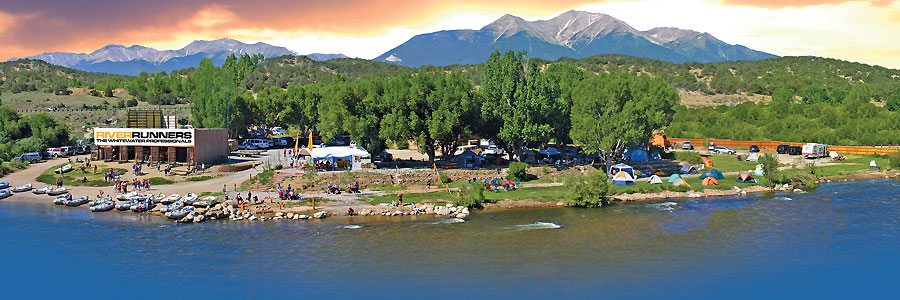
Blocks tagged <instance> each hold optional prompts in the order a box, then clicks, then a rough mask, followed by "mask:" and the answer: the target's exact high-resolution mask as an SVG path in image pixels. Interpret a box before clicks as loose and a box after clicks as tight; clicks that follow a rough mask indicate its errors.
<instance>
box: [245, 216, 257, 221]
mask: <svg viewBox="0 0 900 300" xmlns="http://www.w3.org/2000/svg"><path fill="white" fill-rule="evenodd" d="M247 220H250V221H255V220H256V216H250V218H247Z"/></svg>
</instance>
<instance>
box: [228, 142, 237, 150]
mask: <svg viewBox="0 0 900 300" xmlns="http://www.w3.org/2000/svg"><path fill="white" fill-rule="evenodd" d="M228 150H231V151H237V150H238V141H237V140H235V139H228Z"/></svg>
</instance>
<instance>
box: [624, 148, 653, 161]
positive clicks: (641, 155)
mask: <svg viewBox="0 0 900 300" xmlns="http://www.w3.org/2000/svg"><path fill="white" fill-rule="evenodd" d="M628 154H629V155H628V159H629V160H631V161H650V156H649V155H647V151H644V149H634V150H631V151H630V152H629V153H628Z"/></svg>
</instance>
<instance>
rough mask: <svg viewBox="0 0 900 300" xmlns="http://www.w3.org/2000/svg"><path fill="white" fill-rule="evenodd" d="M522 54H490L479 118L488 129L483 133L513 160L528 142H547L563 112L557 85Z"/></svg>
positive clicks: (483, 75) (563, 105)
mask: <svg viewBox="0 0 900 300" xmlns="http://www.w3.org/2000/svg"><path fill="white" fill-rule="evenodd" d="M524 55H525V54H524V53H523V52H520V53H513V52H512V51H510V52H507V53H506V54H505V55H503V56H502V57H501V56H500V54H499V52H494V53H491V56H490V57H489V58H488V61H487V62H486V63H485V65H484V71H483V73H482V86H481V89H480V90H479V91H480V92H481V95H482V100H483V103H482V109H481V113H482V117H483V118H484V119H485V124H486V125H488V126H489V128H488V129H487V130H484V131H482V133H483V134H486V135H487V137H490V138H494V139H496V140H498V141H499V142H500V143H499V144H501V146H503V147H504V148H506V149H507V152H508V153H512V154H514V155H511V156H512V158H513V159H521V158H522V153H523V151H524V146H525V143H527V142H543V143H546V142H548V141H549V140H550V139H551V137H552V134H553V125H554V124H557V123H558V121H555V120H554V119H555V118H558V117H560V116H562V115H564V113H565V104H564V103H563V102H561V101H560V100H559V96H560V89H559V85H558V84H556V83H555V82H554V81H552V80H550V78H549V76H548V75H547V74H544V72H541V71H540V68H538V66H537V65H534V64H531V63H530V62H529V61H527V60H525V59H524Z"/></svg>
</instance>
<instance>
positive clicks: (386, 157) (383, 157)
mask: <svg viewBox="0 0 900 300" xmlns="http://www.w3.org/2000/svg"><path fill="white" fill-rule="evenodd" d="M374 159H375V160H376V161H391V160H393V159H394V156H393V155H391V154H390V153H388V152H387V151H382V152H381V153H378V154H375V157H374Z"/></svg>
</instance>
